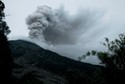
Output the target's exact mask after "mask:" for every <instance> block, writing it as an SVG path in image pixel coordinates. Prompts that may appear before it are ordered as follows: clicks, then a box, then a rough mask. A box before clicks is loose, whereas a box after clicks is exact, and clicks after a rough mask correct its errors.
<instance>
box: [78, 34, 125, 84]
mask: <svg viewBox="0 0 125 84" xmlns="http://www.w3.org/2000/svg"><path fill="white" fill-rule="evenodd" d="M105 41H106V42H105V43H103V45H104V46H105V47H107V49H108V50H107V51H95V50H92V51H90V52H87V53H86V55H83V56H82V57H80V60H82V58H85V57H86V56H92V55H96V56H98V58H99V59H100V60H101V64H103V65H104V66H105V67H106V68H107V70H108V72H109V73H108V76H109V75H110V76H109V78H110V79H111V80H112V81H119V83H120V81H122V82H123V81H124V80H122V78H123V77H124V76H125V34H120V35H119V38H118V39H115V40H114V41H110V40H109V39H108V38H105Z"/></svg>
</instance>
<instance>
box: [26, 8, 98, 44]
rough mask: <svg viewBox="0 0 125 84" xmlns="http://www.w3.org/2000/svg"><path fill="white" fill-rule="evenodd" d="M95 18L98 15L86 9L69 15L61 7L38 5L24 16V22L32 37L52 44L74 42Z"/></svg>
mask: <svg viewBox="0 0 125 84" xmlns="http://www.w3.org/2000/svg"><path fill="white" fill-rule="evenodd" d="M97 19H98V15H97V16H96V15H95V13H94V12H91V11H87V10H81V11H80V12H78V13H77V14H74V15H70V14H69V13H68V12H67V11H65V10H64V8H63V7H61V8H59V9H55V10H54V9H52V8H51V7H48V6H40V7H38V8H37V10H36V11H35V12H34V13H33V14H31V15H29V16H28V17H27V18H26V24H27V25H28V29H29V30H30V32H29V37H30V38H32V39H36V40H39V41H41V42H45V43H47V44H52V45H59V44H75V43H76V42H77V41H78V40H79V37H80V36H81V35H82V34H83V33H84V32H85V31H87V30H88V29H89V28H90V27H93V25H94V24H95V23H96V21H97Z"/></svg>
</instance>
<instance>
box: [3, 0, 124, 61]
mask: <svg viewBox="0 0 125 84" xmlns="http://www.w3.org/2000/svg"><path fill="white" fill-rule="evenodd" d="M3 1H4V3H5V5H6V9H5V13H6V21H7V23H8V25H9V27H10V30H11V31H12V32H11V33H10V34H9V36H8V37H9V39H10V40H11V39H20V38H23V39H24V38H25V39H28V33H29V30H28V26H27V24H26V18H27V17H28V15H30V14H32V13H33V12H34V11H35V10H36V9H37V7H38V6H43V5H47V6H50V7H51V8H52V9H58V8H59V7H60V6H63V7H64V8H65V10H66V11H68V12H69V14H71V15H73V14H76V13H77V12H80V10H83V9H85V10H92V11H96V12H97V15H98V14H100V13H102V16H101V17H99V18H98V21H97V24H95V25H94V26H91V27H90V28H89V29H88V30H87V31H85V32H84V33H83V34H81V36H80V37H77V38H80V39H79V40H78V41H77V43H75V44H72V45H58V46H52V45H51V46H49V47H48V46H46V45H45V44H42V47H45V48H46V49H49V50H52V51H55V52H57V53H59V54H61V55H64V56H68V57H69V58H73V59H77V58H78V57H79V56H81V55H82V54H83V53H85V52H86V51H88V50H91V49H92V50H93V49H97V50H103V49H104V48H103V47H102V46H101V44H100V42H103V41H104V38H105V37H108V38H109V39H114V38H116V37H117V36H118V34H120V33H124V31H125V28H124V27H125V17H124V15H125V10H124V9H125V5H124V3H125V0H3ZM90 25H91V24H90ZM37 43H38V44H39V45H41V43H40V42H37ZM100 47H101V48H100ZM90 61H91V62H92V63H95V62H96V61H97V60H96V58H95V57H91V58H89V57H88V58H87V60H86V62H90Z"/></svg>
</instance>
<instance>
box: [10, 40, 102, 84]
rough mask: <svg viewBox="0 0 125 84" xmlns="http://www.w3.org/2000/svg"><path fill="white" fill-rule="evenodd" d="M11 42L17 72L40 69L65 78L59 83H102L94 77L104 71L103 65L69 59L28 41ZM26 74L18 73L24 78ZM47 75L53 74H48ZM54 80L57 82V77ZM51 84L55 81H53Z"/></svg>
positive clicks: (36, 71) (37, 70)
mask: <svg viewBox="0 0 125 84" xmlns="http://www.w3.org/2000/svg"><path fill="white" fill-rule="evenodd" d="M9 43H10V49H11V53H12V57H13V59H14V63H15V64H16V65H15V66H16V69H15V72H16V74H18V73H25V74H28V73H30V72H32V71H35V73H39V70H44V71H46V72H47V73H48V74H49V73H52V74H54V75H55V76H57V77H58V78H60V79H63V80H65V81H63V80H61V81H62V83H59V82H58V84H63V83H64V84H67V83H68V84H83V83H84V84H101V83H100V82H101V81H99V79H97V80H96V81H99V83H96V81H94V80H93V81H92V79H93V78H97V76H96V75H95V74H96V73H97V72H100V71H102V67H101V66H98V65H92V64H88V63H83V62H79V61H76V60H73V59H69V58H67V57H64V56H61V55H59V54H57V53H55V52H52V51H49V50H45V49H43V48H41V47H39V46H38V45H36V44H34V43H31V42H28V41H23V40H14V41H9ZM17 67H18V68H17ZM14 74H15V73H14ZM25 74H23V75H20V74H18V75H20V76H21V77H20V78H19V79H21V78H23V76H25ZM39 74H40V73H39ZM98 74H102V73H98ZM44 75H45V74H44ZM37 76H38V75H37ZM46 77H51V76H49V75H47V76H46ZM71 78H72V79H71ZM41 79H42V78H41ZM49 79H52V78H49ZM42 80H45V79H42ZM54 80H56V82H57V79H54ZM45 84H47V83H45ZM50 84H54V83H52V82H51V83H50ZM55 84H56V83H55Z"/></svg>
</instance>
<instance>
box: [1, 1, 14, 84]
mask: <svg viewBox="0 0 125 84" xmlns="http://www.w3.org/2000/svg"><path fill="white" fill-rule="evenodd" d="M4 8H5V5H4V3H3V2H2V1H1V0H0V84H8V82H9V84H12V57H11V52H10V49H9V46H8V45H9V43H8V41H7V37H6V35H7V34H9V33H10V30H9V27H8V26H7V24H6V22H5V21H4V18H5V14H4Z"/></svg>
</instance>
